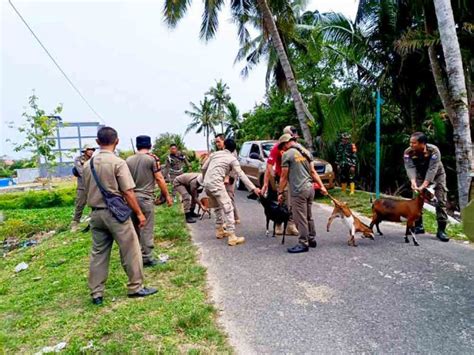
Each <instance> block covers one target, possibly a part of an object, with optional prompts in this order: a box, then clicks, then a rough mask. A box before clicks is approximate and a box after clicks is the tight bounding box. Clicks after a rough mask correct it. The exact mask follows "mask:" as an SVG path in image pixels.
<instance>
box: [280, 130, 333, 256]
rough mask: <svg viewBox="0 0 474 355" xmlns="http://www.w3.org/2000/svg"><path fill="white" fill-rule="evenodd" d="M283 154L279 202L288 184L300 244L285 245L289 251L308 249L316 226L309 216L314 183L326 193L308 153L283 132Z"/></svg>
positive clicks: (299, 251)
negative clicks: (288, 246) (289, 246)
mask: <svg viewBox="0 0 474 355" xmlns="http://www.w3.org/2000/svg"><path fill="white" fill-rule="evenodd" d="M279 145H280V149H281V150H283V152H284V154H283V157H282V163H281V167H282V171H281V180H280V186H279V188H278V202H280V203H282V202H283V199H284V198H283V194H284V191H285V188H286V185H287V184H288V185H289V186H290V192H289V193H290V195H291V210H292V213H293V218H294V220H295V223H296V227H297V228H298V231H299V233H300V237H299V240H298V241H299V243H298V244H297V245H295V246H294V247H292V248H288V252H289V253H303V252H307V251H308V250H309V248H316V239H315V237H316V229H315V227H314V220H313V216H312V210H311V208H312V204H313V200H314V187H313V182H317V183H318V184H319V185H320V186H321V193H322V194H323V195H327V193H328V192H327V190H326V188H325V187H324V184H323V182H322V181H321V178H320V177H319V175H318V173H317V172H316V170H315V169H314V166H313V163H312V162H313V157H312V156H311V153H310V152H308V151H307V150H306V149H305V148H303V147H302V146H300V145H297V143H296V142H295V138H293V137H292V136H291V135H290V134H284V135H282V136H281V137H280V139H279Z"/></svg>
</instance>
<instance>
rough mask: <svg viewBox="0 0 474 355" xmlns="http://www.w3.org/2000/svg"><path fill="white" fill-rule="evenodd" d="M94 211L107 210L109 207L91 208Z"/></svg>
mask: <svg viewBox="0 0 474 355" xmlns="http://www.w3.org/2000/svg"><path fill="white" fill-rule="evenodd" d="M91 209H92V211H100V210H106V209H107V207H91Z"/></svg>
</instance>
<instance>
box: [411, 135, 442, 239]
mask: <svg viewBox="0 0 474 355" xmlns="http://www.w3.org/2000/svg"><path fill="white" fill-rule="evenodd" d="M403 158H404V160H405V170H406V171H407V175H408V178H409V179H410V182H411V188H412V189H413V191H421V190H423V189H424V188H426V187H428V186H429V185H430V184H432V183H434V184H435V188H434V189H435V196H436V199H437V200H438V202H437V205H436V221H437V222H438V232H437V233H436V237H437V238H438V239H439V240H441V241H442V242H448V241H449V237H448V235H447V234H446V226H447V224H448V213H447V212H446V200H447V191H448V188H447V187H446V173H445V171H444V166H443V163H442V161H441V153H440V151H439V149H438V147H437V146H435V145H433V144H428V138H427V137H426V135H425V134H424V133H422V132H415V133H413V134H412V135H411V137H410V147H409V148H407V149H406V150H405V153H404V155H403ZM415 233H416V234H423V233H425V229H424V227H423V218H420V219H419V220H418V221H417V222H416V224H415Z"/></svg>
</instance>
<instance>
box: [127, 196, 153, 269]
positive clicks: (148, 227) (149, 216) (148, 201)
mask: <svg viewBox="0 0 474 355" xmlns="http://www.w3.org/2000/svg"><path fill="white" fill-rule="evenodd" d="M137 200H138V205H139V206H140V209H141V210H142V212H143V214H144V215H145V218H146V222H145V226H144V227H143V228H141V229H140V228H138V219H137V217H136V216H135V214H133V217H132V222H133V226H134V227H135V232H136V233H137V235H138V241H139V242H140V247H141V249H142V258H143V263H144V264H146V263H149V262H151V261H152V260H153V248H154V247H155V234H154V227H155V203H154V201H153V197H141V196H137Z"/></svg>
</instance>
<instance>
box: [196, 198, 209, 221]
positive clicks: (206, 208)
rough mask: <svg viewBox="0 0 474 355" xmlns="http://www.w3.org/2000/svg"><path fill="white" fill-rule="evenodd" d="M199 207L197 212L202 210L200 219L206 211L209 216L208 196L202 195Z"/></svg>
mask: <svg viewBox="0 0 474 355" xmlns="http://www.w3.org/2000/svg"><path fill="white" fill-rule="evenodd" d="M199 202H200V203H199V209H198V213H200V212H201V211H202V214H201V219H203V218H204V215H205V214H206V213H207V214H208V216H209V218H211V209H210V207H209V197H207V196H204V197H202V198H201V199H200V200H199Z"/></svg>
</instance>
